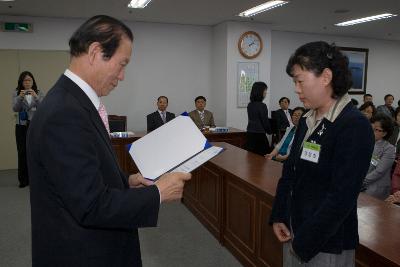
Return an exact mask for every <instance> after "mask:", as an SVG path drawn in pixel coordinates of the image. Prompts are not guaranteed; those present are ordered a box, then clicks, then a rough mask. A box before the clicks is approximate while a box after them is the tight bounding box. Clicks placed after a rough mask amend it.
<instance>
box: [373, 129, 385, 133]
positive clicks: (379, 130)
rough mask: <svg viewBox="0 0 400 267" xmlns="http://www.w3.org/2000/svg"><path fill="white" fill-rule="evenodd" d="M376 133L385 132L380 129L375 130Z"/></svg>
mask: <svg viewBox="0 0 400 267" xmlns="http://www.w3.org/2000/svg"><path fill="white" fill-rule="evenodd" d="M374 132H378V133H383V132H384V130H382V129H378V128H374Z"/></svg>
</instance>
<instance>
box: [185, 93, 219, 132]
mask: <svg viewBox="0 0 400 267" xmlns="http://www.w3.org/2000/svg"><path fill="white" fill-rule="evenodd" d="M194 104H195V106H196V109H195V110H192V111H191V112H190V113H189V116H190V118H192V120H193V122H194V123H195V124H196V125H197V127H199V129H204V127H206V126H209V127H215V122H214V116H213V114H212V112H211V111H208V110H205V108H206V104H207V100H206V98H205V97H204V96H198V97H196V99H195V100H194Z"/></svg>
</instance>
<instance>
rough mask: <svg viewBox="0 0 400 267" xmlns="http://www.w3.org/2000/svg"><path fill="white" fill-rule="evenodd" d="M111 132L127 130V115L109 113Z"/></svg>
mask: <svg viewBox="0 0 400 267" xmlns="http://www.w3.org/2000/svg"><path fill="white" fill-rule="evenodd" d="M108 124H109V126H110V132H126V116H119V115H108Z"/></svg>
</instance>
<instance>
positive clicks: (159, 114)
mask: <svg viewBox="0 0 400 267" xmlns="http://www.w3.org/2000/svg"><path fill="white" fill-rule="evenodd" d="M157 107H158V109H157V110H156V111H154V112H153V113H150V114H149V115H147V132H151V131H153V130H155V129H157V128H158V127H160V126H162V125H163V124H165V123H167V122H169V121H170V120H172V119H174V118H175V114H174V113H171V112H168V111H167V107H168V97H166V96H160V97H158V99H157Z"/></svg>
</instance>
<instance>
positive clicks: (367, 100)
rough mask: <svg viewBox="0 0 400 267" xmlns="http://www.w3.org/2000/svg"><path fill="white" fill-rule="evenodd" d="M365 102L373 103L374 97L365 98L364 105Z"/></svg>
mask: <svg viewBox="0 0 400 267" xmlns="http://www.w3.org/2000/svg"><path fill="white" fill-rule="evenodd" d="M365 102H372V96H368V95H367V96H364V103H365Z"/></svg>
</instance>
